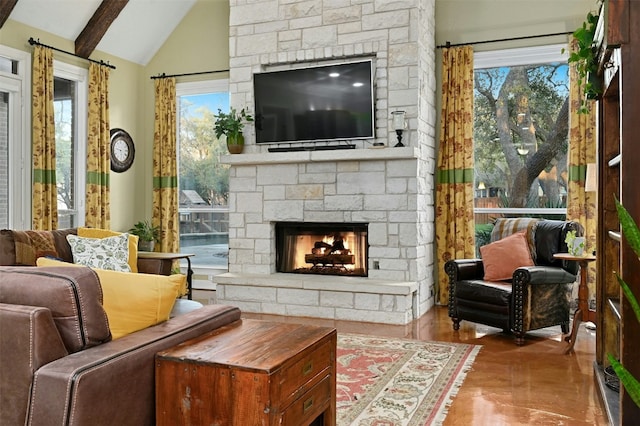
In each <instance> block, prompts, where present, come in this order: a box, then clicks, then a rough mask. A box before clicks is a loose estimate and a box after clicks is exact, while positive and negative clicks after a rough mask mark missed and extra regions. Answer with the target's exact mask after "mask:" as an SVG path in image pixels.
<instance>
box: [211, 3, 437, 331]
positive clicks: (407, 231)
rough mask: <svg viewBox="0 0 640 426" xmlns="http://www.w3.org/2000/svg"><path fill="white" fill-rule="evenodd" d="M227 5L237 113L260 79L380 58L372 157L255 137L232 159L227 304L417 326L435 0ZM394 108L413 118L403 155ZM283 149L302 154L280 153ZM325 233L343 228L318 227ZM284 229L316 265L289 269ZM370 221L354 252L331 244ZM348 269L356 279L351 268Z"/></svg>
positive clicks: (430, 156)
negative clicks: (273, 71) (274, 70)
mask: <svg viewBox="0 0 640 426" xmlns="http://www.w3.org/2000/svg"><path fill="white" fill-rule="evenodd" d="M230 6H231V16H230V52H231V61H230V65H231V67H230V82H231V95H232V104H234V105H235V106H236V107H244V106H246V105H252V103H253V97H252V96H253V94H252V75H253V73H254V72H261V71H263V70H265V69H269V68H270V67H278V68H286V67H296V66H305V65H306V64H313V63H322V62H325V61H334V62H335V61H341V60H351V59H353V58H362V57H367V58H371V59H372V60H373V61H374V63H375V70H376V71H375V76H374V81H375V88H374V90H375V105H376V107H375V110H376V115H375V118H376V120H375V123H376V125H375V128H376V136H375V140H374V142H376V144H375V145H376V147H374V146H373V144H372V141H367V140H349V141H347V142H348V143H350V144H354V145H356V149H350V150H324V149H323V150H317V151H312V150H307V149H304V150H300V151H294V152H269V150H268V148H269V147H270V146H269V145H257V144H255V135H254V134H252V129H251V128H250V129H248V131H247V132H245V138H246V145H245V152H244V153H243V154H239V155H229V156H225V158H224V161H225V162H226V163H228V164H229V165H230V177H229V194H230V200H229V211H230V213H229V272H228V273H226V274H221V275H216V276H215V277H214V280H215V282H216V287H217V298H218V301H219V302H220V303H227V304H232V305H236V306H239V307H240V308H241V309H243V310H244V311H247V312H262V313H271V314H281V315H299V316H310V317H320V318H332V319H344V320H355V321H370V322H379V323H388V324H407V323H409V322H410V321H411V320H413V319H415V318H417V317H418V316H420V315H422V314H423V313H424V312H426V311H427V310H428V309H429V308H430V307H431V306H433V304H434V293H435V289H434V277H433V265H434V259H433V253H434V247H433V244H434V223H433V217H434V213H433V190H434V179H433V173H434V168H435V142H434V135H435V128H434V127H435V104H434V102H435V96H434V89H435V88H434V85H435V65H434V28H433V23H434V1H433V0H398V1H393V2H387V1H382V0H360V1H358V2H349V1H347V2H344V1H338V2H326V1H300V2H291V1H289V0H263V1H260V0H257V1H252V2H251V3H247V2H244V1H240V0H231V2H230ZM395 110H403V111H405V112H406V116H407V117H408V128H407V130H406V131H405V133H404V135H403V139H402V140H403V143H405V145H407V146H405V147H398V148H394V147H393V146H394V145H395V142H396V141H395V132H394V131H393V129H392V128H391V123H390V114H391V112H392V111H395ZM380 144H382V146H383V147H382V148H379V147H378V145H380ZM283 145H286V147H292V148H296V145H295V144H279V145H276V146H277V147H278V148H281V147H283ZM318 145H323V144H322V143H319V144H318ZM327 145H329V144H328V143H327V144H324V145H323V146H324V147H326V146H327ZM307 146H308V145H307ZM320 223H323V224H331V225H332V226H334V227H337V229H334V230H333V231H329V232H327V233H326V234H325V232H324V229H323V230H321V232H320V231H315V230H313V229H308V228H309V227H311V228H313V227H314V226H316V225H317V224H320ZM286 224H293V225H295V226H299V228H298V229H297V231H301V232H300V233H301V234H302V236H304V235H310V238H308V240H309V241H307V242H306V243H305V244H309V245H308V247H307V248H305V249H304V250H303V252H302V253H301V254H298V255H296V256H301V258H302V259H303V261H304V260H305V258H306V260H307V261H309V263H307V262H303V263H304V265H303V266H300V265H298V266H296V267H294V268H292V269H294V270H284V269H282V265H283V253H282V252H280V253H279V251H278V249H280V248H281V247H280V245H282V244H284V241H283V240H284V237H283V236H282V235H281V234H279V232H280V230H281V227H282V226H283V225H286ZM363 224H364V225H365V226H364V228H366V230H365V232H364V236H363V234H362V231H361V234H360V236H359V237H350V238H352V240H353V241H347V245H348V246H349V248H348V249H347V250H345V251H342V250H343V249H341V248H339V246H340V243H339V242H338V243H337V244H336V240H335V238H329V237H334V236H335V235H336V234H338V236H339V237H342V238H343V239H344V235H343V234H344V233H346V232H351V231H350V230H347V229H345V227H349V226H353V225H363ZM316 227H317V226H316ZM364 228H362V229H364ZM305 233H306V234H305ZM320 234H322V235H320ZM325 237H327V238H325ZM296 238H297V237H296ZM300 239H301V240H304V239H305V238H300ZM289 242H291V241H289ZM316 243H318V244H316ZM342 244H344V241H343V242H342ZM352 244H353V247H351V245H352ZM322 248H324V249H328V250H329V254H331V253H336V256H329V257H326V255H325V254H324V253H325V252H326V251H323V252H321V251H320V250H319V249H322ZM314 249H316V250H315V252H314ZM331 250H334V251H333V252H331ZM336 250H339V251H340V252H339V253H338V252H337V251H336ZM349 250H350V251H349ZM354 251H357V252H358V253H357V254H355V253H354ZM284 256H288V255H284ZM340 256H342V257H340ZM363 256H364V257H363ZM361 258H362V259H363V260H360V259H361ZM351 263H353V265H352V264H351ZM314 267H315V269H316V270H315V271H313V273H307V272H309V271H305V270H304V268H307V269H313V268H314ZM337 270H342V271H343V273H334V271H337ZM350 270H355V271H356V273H347V272H344V271H350ZM302 272H304V273H302ZM325 272H330V273H325Z"/></svg>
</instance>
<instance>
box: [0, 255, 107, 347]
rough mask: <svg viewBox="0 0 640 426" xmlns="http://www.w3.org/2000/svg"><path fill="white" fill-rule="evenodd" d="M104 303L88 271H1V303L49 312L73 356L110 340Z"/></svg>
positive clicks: (11, 268) (21, 268) (20, 268)
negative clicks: (41, 308) (40, 308)
mask: <svg viewBox="0 0 640 426" xmlns="http://www.w3.org/2000/svg"><path fill="white" fill-rule="evenodd" d="M102 301H103V295H102V287H101V286H100V281H99V279H98V276H97V275H96V274H95V272H93V271H92V270H91V269H89V268H84V267H65V268H33V267H26V266H3V267H0V302H1V303H11V304H16V305H30V306H42V307H45V308H48V309H49V310H50V311H51V314H52V316H53V320H54V322H55V324H56V327H57V328H58V332H59V333H60V336H61V337H62V341H63V342H64V345H65V347H66V348H67V350H68V351H69V352H70V353H73V352H78V351H81V350H83V349H86V348H89V347H91V346H96V345H99V344H101V343H103V342H106V341H108V340H111V333H110V331H109V322H108V320H107V315H106V313H105V311H104V309H103V307H102Z"/></svg>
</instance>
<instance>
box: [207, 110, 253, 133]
mask: <svg viewBox="0 0 640 426" xmlns="http://www.w3.org/2000/svg"><path fill="white" fill-rule="evenodd" d="M251 121H253V116H251V115H250V114H248V113H247V112H246V111H245V110H244V108H242V109H241V110H240V112H237V111H236V109H235V108H233V107H231V109H230V111H229V113H225V112H222V110H221V109H218V117H217V119H216V123H215V125H214V130H215V133H216V137H218V138H219V137H221V136H222V135H226V136H233V137H236V136H238V135H239V134H240V132H241V131H242V128H243V127H244V123H245V122H251Z"/></svg>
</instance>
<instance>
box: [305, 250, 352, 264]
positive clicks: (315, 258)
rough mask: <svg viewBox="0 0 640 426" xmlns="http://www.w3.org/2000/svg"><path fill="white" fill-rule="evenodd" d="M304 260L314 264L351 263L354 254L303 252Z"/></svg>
mask: <svg viewBox="0 0 640 426" xmlns="http://www.w3.org/2000/svg"><path fill="white" fill-rule="evenodd" d="M304 261H305V262H307V263H312V264H313V265H314V266H315V265H353V264H355V263H356V262H355V256H354V255H352V254H339V253H330V254H305V255H304Z"/></svg>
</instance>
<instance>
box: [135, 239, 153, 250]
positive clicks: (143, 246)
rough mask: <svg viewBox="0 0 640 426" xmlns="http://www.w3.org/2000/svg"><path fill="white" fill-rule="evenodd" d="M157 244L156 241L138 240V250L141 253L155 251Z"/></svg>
mask: <svg viewBox="0 0 640 426" xmlns="http://www.w3.org/2000/svg"><path fill="white" fill-rule="evenodd" d="M155 245H156V242H155V241H153V240H152V241H143V240H138V250H140V251H153V249H154V248H155Z"/></svg>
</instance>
